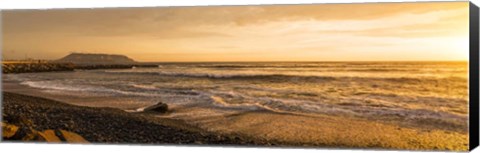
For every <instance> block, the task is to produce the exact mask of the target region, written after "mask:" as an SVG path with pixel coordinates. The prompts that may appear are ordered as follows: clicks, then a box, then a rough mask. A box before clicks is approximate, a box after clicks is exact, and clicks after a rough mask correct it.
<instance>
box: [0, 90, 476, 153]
mask: <svg viewBox="0 0 480 153" xmlns="http://www.w3.org/2000/svg"><path fill="white" fill-rule="evenodd" d="M2 94H3V103H2V119H3V120H2V121H3V122H6V123H9V124H13V125H17V126H23V125H22V124H21V123H20V122H18V119H22V118H23V120H24V119H27V120H29V121H31V122H32V123H33V124H34V128H35V129H38V130H47V129H62V130H68V131H72V132H75V133H78V134H79V135H81V136H83V137H84V138H85V139H86V140H87V141H89V142H91V143H103V144H140V145H142V144H143V145H145V144H167V145H168V144H189V145H202V144H204V145H230V146H244V147H249V146H255V147H273V146H278V147H291V148H322V147H323V148H353V149H355V148H357V149H362V148H363V149H365V148H367V149H388V148H390V149H400V150H406V149H408V150H453V151H465V150H467V149H468V146H467V144H468V143H467V144H465V143H466V141H467V139H468V138H466V137H468V136H467V135H464V134H460V133H450V132H448V131H439V130H435V131H417V130H415V129H409V128H400V127H398V126H392V125H388V124H382V123H372V122H366V121H362V120H355V119H348V118H341V117H331V116H325V117H321V118H320V117H315V118H313V117H311V118H309V117H304V116H292V115H288V114H272V113H268V112H258V111H257V112H247V113H242V114H236V115H232V116H230V118H229V119H225V120H215V121H214V122H210V123H204V124H205V126H207V127H208V126H209V127H215V128H210V130H206V129H205V128H204V127H205V126H203V127H202V126H199V125H193V124H189V123H187V122H188V121H183V120H179V119H171V118H168V117H156V116H155V115H154V114H151V113H128V112H125V111H123V110H121V109H116V108H105V107H87V106H77V105H71V104H67V103H64V102H60V101H55V100H50V99H46V98H41V97H36V96H27V95H22V94H17V93H11V92H2ZM302 124H303V125H302ZM289 126H293V127H298V126H302V127H300V128H303V129H304V131H298V129H297V130H295V128H292V127H289ZM305 131H308V132H305ZM309 132H310V133H309ZM312 132H314V133H312Z"/></svg>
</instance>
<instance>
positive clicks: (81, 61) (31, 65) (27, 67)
mask: <svg viewBox="0 0 480 153" xmlns="http://www.w3.org/2000/svg"><path fill="white" fill-rule="evenodd" d="M133 67H157V65H151V64H145V63H141V62H137V61H135V60H133V59H131V58H129V57H127V56H125V55H117V54H92V53H71V54H69V55H67V56H65V57H63V58H60V59H58V60H17V61H2V72H3V73H31V72H53V71H73V70H75V69H128V68H133Z"/></svg>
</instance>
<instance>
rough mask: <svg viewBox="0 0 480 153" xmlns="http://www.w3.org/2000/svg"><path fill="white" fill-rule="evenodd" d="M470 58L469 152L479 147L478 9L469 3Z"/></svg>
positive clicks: (479, 50) (479, 75)
mask: <svg viewBox="0 0 480 153" xmlns="http://www.w3.org/2000/svg"><path fill="white" fill-rule="evenodd" d="M469 3H470V4H469V14H470V17H469V26H470V38H469V40H470V42H469V45H470V47H469V48H470V54H469V55H470V56H469V63H470V64H469V150H470V151H472V150H473V149H475V148H476V147H478V145H479V135H480V134H479V132H480V131H479V117H480V114H479V109H480V107H479V86H480V83H479V79H480V74H479V71H480V66H479V64H480V61H479V57H480V55H479V52H480V49H479V8H478V7H477V6H476V5H475V4H473V3H472V2H469Z"/></svg>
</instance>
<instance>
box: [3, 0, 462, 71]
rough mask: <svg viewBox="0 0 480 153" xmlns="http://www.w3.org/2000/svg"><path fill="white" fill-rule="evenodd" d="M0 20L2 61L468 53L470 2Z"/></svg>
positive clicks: (102, 12) (450, 56)
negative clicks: (75, 56)
mask: <svg viewBox="0 0 480 153" xmlns="http://www.w3.org/2000/svg"><path fill="white" fill-rule="evenodd" d="M1 24H2V25H1V26H2V57H3V59H4V60H13V59H24V58H34V59H46V60H53V59H59V58H61V57H63V56H66V55H68V54H70V53H73V52H77V53H107V54H123V55H126V56H128V57H131V58H133V59H134V60H137V61H144V62H192V61H193V62H195V61H452V60H453V61H458V60H468V33H469V29H468V2H421V3H364V4H315V5H257V6H200V7H153V8H152V7H151V8H103V9H98V8H96V9H54V10H7V11H2V12H1Z"/></svg>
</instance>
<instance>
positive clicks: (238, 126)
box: [4, 83, 468, 151]
mask: <svg viewBox="0 0 480 153" xmlns="http://www.w3.org/2000/svg"><path fill="white" fill-rule="evenodd" d="M6 87H10V88H9V89H8V88H6ZM4 89H8V90H9V91H11V92H17V93H18V92H23V93H25V94H29V95H42V96H46V97H49V95H48V94H40V93H41V92H39V91H38V90H33V89H28V88H24V87H21V86H16V85H14V84H8V83H7V84H4ZM50 96H51V95H50ZM51 98H54V96H52V97H51ZM57 98H58V97H57ZM60 99H61V98H60ZM83 101H84V102H82V101H81V100H79V101H73V102H72V101H70V102H67V103H70V104H74V105H81V106H89V107H106V106H108V107H114V108H119V109H131V108H138V107H143V106H146V105H148V104H137V105H131V106H130V105H129V106H125V105H121V104H115V103H114V102H111V101H110V102H109V103H108V102H107V103H102V102H100V101H95V102H92V101H91V100H88V99H87V100H85V99H84V100H83ZM88 101H90V102H88ZM82 108H83V107H82ZM85 108H86V107H85ZM95 109H102V108H95ZM207 109H208V108H202V107H189V108H180V107H176V106H173V107H172V111H171V113H170V114H167V115H158V114H150V115H147V116H150V117H152V116H156V117H155V118H157V119H152V118H150V119H152V120H157V121H160V122H161V124H166V125H169V126H174V127H178V126H179V125H180V126H181V127H188V128H187V129H190V130H192V129H194V130H197V131H203V132H209V133H214V135H227V136H232V135H235V136H238V138H239V139H241V140H249V141H252V143H253V144H263V145H268V144H271V145H281V146H304V147H328V148H342V147H347V148H370V149H372V148H374V149H400V150H406V149H408V150H454V151H466V150H467V149H468V133H466V132H455V131H449V130H439V129H426V128H414V127H405V126H399V125H394V124H391V123H385V122H375V121H370V120H365V119H360V118H355V117H341V116H326V115H314V116H313V115H299V114H286V113H274V112H269V111H251V112H244V113H237V114H230V115H221V116H208V117H202V116H199V117H195V118H192V117H190V118H188V117H183V118H182V117H178V116H175V115H177V114H182V113H196V112H202V111H208V110H207ZM126 114H131V115H134V114H132V113H126ZM173 119H175V120H173ZM176 119H181V121H178V122H177V120H176ZM179 123H182V124H179ZM183 123H185V124H183ZM90 132H94V131H90ZM95 132H98V131H95ZM79 133H86V132H85V131H83V132H82V131H80V132H79ZM87 138H88V137H87ZM139 141H140V140H139ZM104 142H110V141H104ZM123 142H124V143H128V142H132V143H133V142H137V141H130V140H125V141H123ZM140 142H143V141H140ZM208 143H210V142H208ZM233 143H234V144H235V142H233ZM210 144H218V143H210ZM220 144H222V143H220ZM238 144H248V143H245V142H238Z"/></svg>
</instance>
